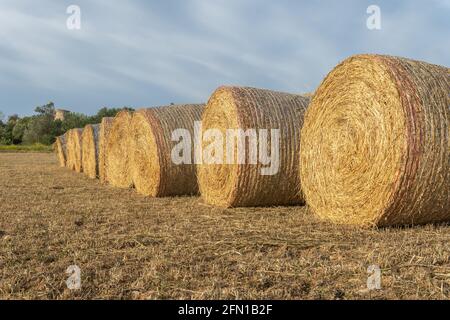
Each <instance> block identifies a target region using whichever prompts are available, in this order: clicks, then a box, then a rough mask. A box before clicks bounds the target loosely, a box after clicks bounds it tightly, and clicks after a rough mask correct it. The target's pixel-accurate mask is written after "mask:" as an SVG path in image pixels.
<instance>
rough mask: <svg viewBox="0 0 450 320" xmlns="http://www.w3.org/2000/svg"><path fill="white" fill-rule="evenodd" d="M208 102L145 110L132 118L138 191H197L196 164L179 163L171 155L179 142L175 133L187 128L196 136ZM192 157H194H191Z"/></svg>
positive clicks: (155, 194)
mask: <svg viewBox="0 0 450 320" xmlns="http://www.w3.org/2000/svg"><path fill="white" fill-rule="evenodd" d="M203 109H204V105H176V106H168V107H160V108H148V109H142V110H139V111H138V112H136V113H135V114H134V115H133V120H132V126H131V128H132V129H131V131H132V139H133V150H132V157H131V159H132V164H131V173H132V176H133V182H134V186H135V188H136V190H137V191H138V192H139V193H141V194H144V195H148V196H152V197H164V196H175V195H188V194H197V193H198V185H197V177H196V167H195V164H185V163H184V164H175V163H174V162H173V161H172V158H171V154H172V149H173V148H174V146H175V144H177V142H172V137H171V135H172V132H174V131H175V130H177V129H183V130H187V131H188V132H189V133H190V135H191V137H192V138H193V137H194V122H195V121H200V120H201V114H202V111H203ZM191 159H192V157H191Z"/></svg>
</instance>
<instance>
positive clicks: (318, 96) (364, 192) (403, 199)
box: [300, 55, 450, 226]
mask: <svg viewBox="0 0 450 320" xmlns="http://www.w3.org/2000/svg"><path fill="white" fill-rule="evenodd" d="M449 70H450V69H448V68H445V67H441V66H437V65H432V64H428V63H425V62H419V61H413V60H408V59H404V58H398V57H390V56H381V55H358V56H354V57H351V58H349V59H347V60H345V61H344V62H342V63H341V64H339V65H338V66H337V67H336V68H335V69H334V70H333V71H331V73H330V74H329V75H328V76H327V77H326V78H325V79H324V81H323V82H322V84H321V86H320V87H319V89H318V90H317V91H316V93H315V96H314V98H313V100H312V103H311V106H310V108H309V109H308V111H307V114H306V118H305V124H304V127H303V129H302V133H301V143H302V150H301V154H300V158H301V167H300V174H301V182H302V188H303V191H304V194H305V197H306V201H307V203H308V204H309V206H310V207H311V208H312V210H313V211H314V212H315V213H316V214H318V215H319V216H320V217H322V218H325V219H328V220H331V221H333V222H336V223H341V224H353V225H361V226H370V225H371V226H390V225H409V224H423V223H428V222H439V221H444V220H449V219H450V191H449V190H450V140H449V130H450V98H449V92H450V72H449Z"/></svg>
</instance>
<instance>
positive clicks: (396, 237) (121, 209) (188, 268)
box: [0, 153, 450, 299]
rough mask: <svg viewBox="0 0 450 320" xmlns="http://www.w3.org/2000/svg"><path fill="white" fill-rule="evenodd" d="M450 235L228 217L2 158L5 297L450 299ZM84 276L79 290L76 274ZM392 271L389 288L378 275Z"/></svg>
mask: <svg viewBox="0 0 450 320" xmlns="http://www.w3.org/2000/svg"><path fill="white" fill-rule="evenodd" d="M449 253H450V227H449V226H448V225H428V226H421V227H413V228H402V229H399V228H397V229H392V228H390V229H379V230H364V229H355V228H349V227H342V226H334V225H331V224H328V223H325V222H322V221H319V220H318V219H317V218H316V217H315V216H314V215H312V213H310V212H309V210H308V209H307V208H306V207H276V208H245V209H218V208H213V207H210V206H207V205H205V204H203V203H202V202H201V199H200V198H196V197H179V198H163V199H151V198H145V197H143V196H140V195H137V194H136V193H135V192H134V191H133V190H122V189H115V188H112V187H109V186H103V185H101V184H100V183H99V182H98V181H97V180H91V179H89V178H87V177H85V176H84V175H82V174H76V173H74V172H71V171H68V170H66V169H64V168H59V167H58V165H57V163H56V157H55V156H54V155H53V154H49V153H0V298H2V299H94V298H95V299H369V298H376V299H395V298H398V299H407V298H412V299H416V298H418V299H442V298H449V296H450V259H449V256H450V254H449ZM71 265H77V266H79V268H80V270H81V289H79V290H69V289H68V288H67V285H66V279H67V278H68V277H69V275H68V274H66V269H67V268H68V267H69V266H71ZM370 265H378V266H380V267H381V270H382V273H381V286H382V288H381V290H374V291H369V290H368V289H367V278H368V276H369V274H368V273H367V268H368V267H369V266H370Z"/></svg>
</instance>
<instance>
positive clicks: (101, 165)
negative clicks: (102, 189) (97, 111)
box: [98, 117, 114, 183]
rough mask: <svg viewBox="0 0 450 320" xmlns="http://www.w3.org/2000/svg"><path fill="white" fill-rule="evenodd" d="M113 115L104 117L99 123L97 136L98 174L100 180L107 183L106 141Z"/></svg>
mask: <svg viewBox="0 0 450 320" xmlns="http://www.w3.org/2000/svg"><path fill="white" fill-rule="evenodd" d="M113 120H114V118H113V117H105V118H103V119H102V122H101V123H100V130H99V136H98V149H99V152H98V176H99V179H100V182H102V183H107V182H108V178H107V177H106V157H107V153H106V142H107V141H108V136H109V132H110V130H111V125H112V122H113Z"/></svg>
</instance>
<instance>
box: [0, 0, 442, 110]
mask: <svg viewBox="0 0 450 320" xmlns="http://www.w3.org/2000/svg"><path fill="white" fill-rule="evenodd" d="M70 5H77V6H78V7H79V8H80V12H81V16H80V21H81V24H80V29H74V30H71V29H68V27H67V19H68V18H69V17H70V16H71V14H70V13H69V14H68V13H67V8H68V7H69V6H70ZM370 5H376V6H378V7H379V8H380V13H381V16H380V17H381V18H380V26H381V29H378V30H370V29H369V28H367V24H366V22H367V19H368V18H369V17H370V16H371V13H367V8H368V7H369V6H370ZM359 53H381V54H390V55H397V56H403V57H408V58H412V59H418V60H424V61H428V62H431V63H435V64H440V65H445V66H447V67H448V66H450V0H429V1H425V0H396V1H381V0H380V1H374V0H370V1H364V0H342V1H337V0H323V1H313V0H309V1H299V0H292V1H288V0H278V1H273V0H267V1H266V0H177V1H176V0H166V1H160V0H154V1H153V0H150V1H149V0H147V1H144V0H142V1H138V0H128V1H126V0H121V1H107V0H89V1H86V0H71V1H65V0H58V1H56V0H40V1H31V0H2V1H1V3H0V112H1V113H3V115H5V116H7V115H11V114H19V115H21V116H23V115H31V114H33V111H34V108H35V107H36V106H39V105H43V104H46V103H47V102H49V101H53V102H54V103H55V105H56V107H60V108H64V109H68V110H71V111H76V112H83V113H86V114H95V113H96V112H97V110H98V109H99V108H101V107H122V106H129V107H134V108H139V107H152V106H162V105H167V104H170V103H200V102H207V100H208V98H209V96H210V95H211V93H212V92H213V91H214V90H215V89H216V88H217V87H218V86H221V85H242V86H251V87H257V88H266V89H272V90H277V91H285V92H291V93H304V92H310V91H313V90H315V88H316V87H317V86H318V85H319V84H320V82H321V80H322V79H323V78H324V77H325V75H326V74H327V73H328V72H329V71H330V70H331V69H332V68H333V67H334V66H335V65H336V64H338V63H339V62H340V61H342V60H344V59H345V58H347V57H349V56H351V55H354V54H359Z"/></svg>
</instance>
